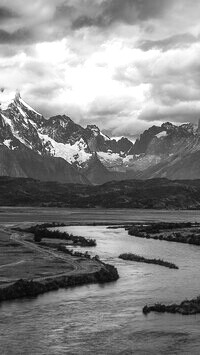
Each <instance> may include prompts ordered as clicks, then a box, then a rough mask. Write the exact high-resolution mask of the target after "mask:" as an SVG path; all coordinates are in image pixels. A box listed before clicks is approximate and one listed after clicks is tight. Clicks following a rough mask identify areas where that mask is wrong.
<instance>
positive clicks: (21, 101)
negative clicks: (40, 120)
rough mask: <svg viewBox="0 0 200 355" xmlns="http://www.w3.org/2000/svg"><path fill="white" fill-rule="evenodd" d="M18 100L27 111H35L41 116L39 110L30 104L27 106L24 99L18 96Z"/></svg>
mask: <svg viewBox="0 0 200 355" xmlns="http://www.w3.org/2000/svg"><path fill="white" fill-rule="evenodd" d="M19 101H20V103H21V104H22V105H23V106H25V107H26V108H27V109H28V110H29V111H33V112H34V113H36V114H37V115H39V116H42V115H41V114H40V113H39V112H37V111H35V110H34V109H33V108H32V107H31V106H29V105H28V104H27V103H26V102H25V101H24V100H22V98H21V97H19Z"/></svg>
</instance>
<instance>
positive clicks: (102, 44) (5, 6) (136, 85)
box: [0, 0, 200, 137]
mask: <svg viewBox="0 0 200 355" xmlns="http://www.w3.org/2000/svg"><path fill="white" fill-rule="evenodd" d="M199 15H200V1H199V0H34V1H33V0H0V81H1V86H4V87H8V88H11V89H19V90H20V91H21V94H22V97H23V98H24V99H25V100H26V101H27V102H28V103H29V104H31V105H32V106H33V107H34V108H35V109H37V110H39V111H40V112H41V113H43V115H44V116H46V117H49V116H51V115H54V114H63V113H65V114H68V115H70V116H71V118H72V119H73V120H75V121H76V122H79V123H81V124H82V125H86V124H88V123H93V124H97V125H98V126H99V127H100V128H101V129H104V131H105V132H106V133H108V134H110V135H111V136H121V135H127V136H133V137H134V136H135V135H137V134H138V133H140V132H141V131H143V130H144V129H145V128H147V127H149V126H151V125H153V124H160V123H162V122H163V121H171V122H179V123H180V122H188V121H190V122H196V121H197V119H198V118H200V21H199Z"/></svg>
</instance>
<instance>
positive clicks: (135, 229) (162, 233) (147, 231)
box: [126, 222, 200, 245]
mask: <svg viewBox="0 0 200 355" xmlns="http://www.w3.org/2000/svg"><path fill="white" fill-rule="evenodd" d="M126 229H127V230H128V234H129V235H132V236H134V237H138V238H145V239H154V240H165V241H168V242H176V243H185V244H192V245H200V225H199V224H197V223H194V224H192V223H164V222H163V223H148V224H145V225H144V224H139V223H138V224H134V225H132V226H128V227H127V228H126Z"/></svg>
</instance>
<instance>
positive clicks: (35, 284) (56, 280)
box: [0, 264, 119, 303]
mask: <svg viewBox="0 0 200 355" xmlns="http://www.w3.org/2000/svg"><path fill="white" fill-rule="evenodd" d="M118 278H119V274H118V271H117V269H116V268H115V267H114V266H112V265H109V264H104V265H102V267H101V268H100V269H99V270H98V271H95V272H92V273H84V274H76V275H70V276H67V275H63V276H56V275H55V277H52V278H49V279H44V281H40V282H39V281H34V280H30V281H29V280H24V279H19V280H18V281H16V282H15V283H14V284H12V285H9V286H5V287H2V288H0V303H1V302H5V301H10V300H14V299H19V298H32V297H36V296H38V295H41V294H44V293H46V292H50V291H56V290H59V289H60V288H64V289H67V288H69V287H76V286H82V285H87V284H95V283H99V284H103V283H107V282H113V281H117V280H118Z"/></svg>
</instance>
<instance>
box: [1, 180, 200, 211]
mask: <svg viewBox="0 0 200 355" xmlns="http://www.w3.org/2000/svg"><path fill="white" fill-rule="evenodd" d="M0 205H1V206H57V207H102V208H149V209H150V208H152V209H200V180H185V181H180V180H176V181H170V180H168V179H152V180H146V181H142V180H125V181H118V182H116V181H112V182H108V183H105V184H103V185H99V186H93V185H90V186H89V185H83V184H78V185H77V184H61V183H58V182H43V181H39V180H33V179H28V178H10V177H0Z"/></svg>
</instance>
